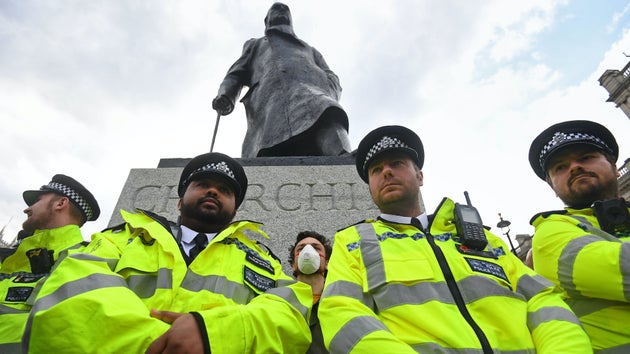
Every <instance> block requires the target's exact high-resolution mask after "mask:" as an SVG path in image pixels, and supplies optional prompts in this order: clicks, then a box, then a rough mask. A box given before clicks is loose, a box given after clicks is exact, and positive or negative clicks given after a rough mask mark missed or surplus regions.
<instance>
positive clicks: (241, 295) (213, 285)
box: [182, 269, 256, 305]
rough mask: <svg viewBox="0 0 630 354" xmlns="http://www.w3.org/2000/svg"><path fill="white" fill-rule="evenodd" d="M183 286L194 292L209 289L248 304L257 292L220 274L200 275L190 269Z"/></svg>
mask: <svg viewBox="0 0 630 354" xmlns="http://www.w3.org/2000/svg"><path fill="white" fill-rule="evenodd" d="M182 288H184V289H186V290H190V291H192V292H199V291H201V290H207V291H210V292H212V293H216V294H221V295H223V296H225V297H227V298H228V299H232V300H233V301H234V302H236V303H237V304H241V305H244V304H247V303H248V302H249V301H250V300H251V299H253V298H254V297H255V296H256V294H255V293H254V292H253V291H251V290H250V289H249V287H247V286H246V285H244V284H240V283H237V282H234V281H231V280H229V279H227V278H226V277H224V276H220V275H206V276H203V275H199V274H196V273H194V272H192V271H191V270H190V269H188V271H187V272H186V276H185V277H184V280H183V281H182Z"/></svg>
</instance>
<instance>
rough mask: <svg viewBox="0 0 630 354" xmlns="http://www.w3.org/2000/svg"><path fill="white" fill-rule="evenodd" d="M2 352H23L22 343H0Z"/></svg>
mask: <svg viewBox="0 0 630 354" xmlns="http://www.w3.org/2000/svg"><path fill="white" fill-rule="evenodd" d="M0 353H22V343H20V342H17V343H0Z"/></svg>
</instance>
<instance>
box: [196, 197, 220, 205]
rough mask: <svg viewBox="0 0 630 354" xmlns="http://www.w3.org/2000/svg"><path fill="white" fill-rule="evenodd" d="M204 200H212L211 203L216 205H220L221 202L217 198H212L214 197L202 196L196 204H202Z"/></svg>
mask: <svg viewBox="0 0 630 354" xmlns="http://www.w3.org/2000/svg"><path fill="white" fill-rule="evenodd" d="M205 202H212V203H214V204H216V205H217V206H218V207H221V206H222V205H221V202H219V200H218V199H216V198H214V197H203V198H201V199H199V201H197V204H198V205H201V204H203V203H205Z"/></svg>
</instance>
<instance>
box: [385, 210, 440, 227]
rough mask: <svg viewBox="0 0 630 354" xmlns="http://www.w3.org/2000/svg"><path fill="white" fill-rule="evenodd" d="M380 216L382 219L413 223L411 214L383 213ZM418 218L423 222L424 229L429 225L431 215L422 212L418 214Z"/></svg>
mask: <svg viewBox="0 0 630 354" xmlns="http://www.w3.org/2000/svg"><path fill="white" fill-rule="evenodd" d="M380 217H381V219H384V220H387V221H391V222H394V223H397V224H411V217H410V216H401V215H392V214H384V213H383V214H381V215H380ZM416 219H418V220H420V223H421V224H422V228H423V229H424V228H426V227H427V226H428V225H429V217H428V216H427V214H426V213H422V214H420V215H418V216H416Z"/></svg>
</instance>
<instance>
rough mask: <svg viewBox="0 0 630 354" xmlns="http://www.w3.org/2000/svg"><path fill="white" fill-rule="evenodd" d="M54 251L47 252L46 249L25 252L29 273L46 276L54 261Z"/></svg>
mask: <svg viewBox="0 0 630 354" xmlns="http://www.w3.org/2000/svg"><path fill="white" fill-rule="evenodd" d="M54 252H55V251H53V250H48V249H46V248H33V249H31V250H28V251H26V257H28V260H29V262H30V263H31V273H33V274H46V273H48V272H50V269H51V268H52V266H53V264H54V263H55V259H54V258H53V254H54Z"/></svg>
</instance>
